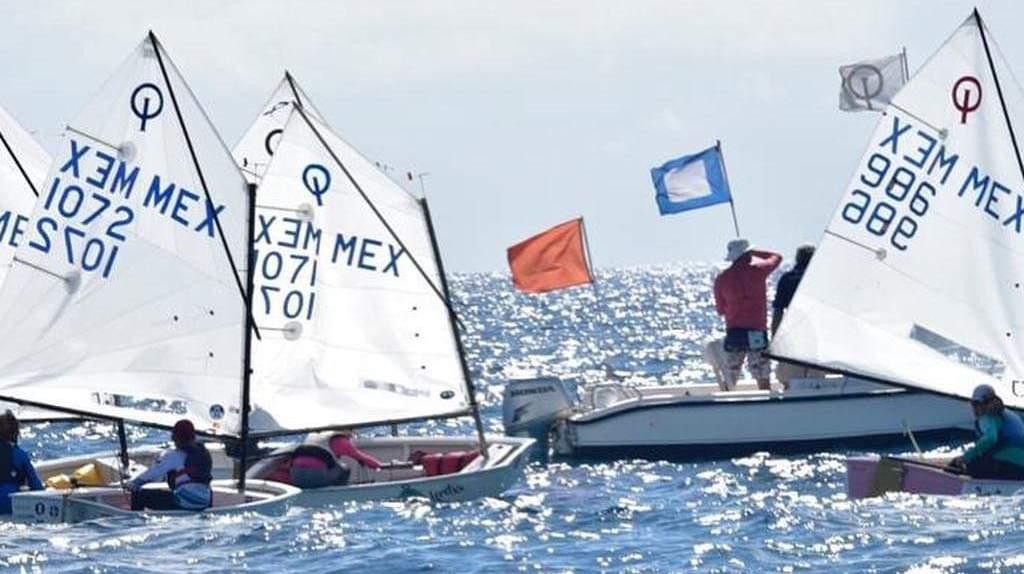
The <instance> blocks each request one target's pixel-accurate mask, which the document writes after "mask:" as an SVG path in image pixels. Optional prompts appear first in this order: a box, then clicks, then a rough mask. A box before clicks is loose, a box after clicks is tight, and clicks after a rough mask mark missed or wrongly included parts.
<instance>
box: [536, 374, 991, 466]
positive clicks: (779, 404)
mask: <svg viewBox="0 0 1024 574" xmlns="http://www.w3.org/2000/svg"><path fill="white" fill-rule="evenodd" d="M609 389H621V390H619V391H614V392H613V390H609ZM602 391H605V392H604V393H602ZM972 424H973V417H972V414H971V412H970V408H969V406H968V405H967V404H966V403H965V402H963V401H960V400H956V399H950V398H944V397H939V396H936V395H930V394H926V393H920V392H911V391H905V390H902V389H896V388H891V387H884V386H881V385H876V384H873V383H868V382H865V381H858V380H852V379H846V378H826V379H806V380H801V381H794V383H793V385H792V387H791V389H790V390H786V391H783V390H782V389H781V388H776V389H773V390H771V391H760V390H757V389H756V387H755V386H752V385H749V384H747V385H741V386H740V388H739V389H738V390H735V391H729V392H721V391H719V390H718V387H717V385H704V384H701V385H685V386H671V387H669V386H665V387H647V388H636V389H622V388H621V387H613V386H610V385H609V386H603V387H599V388H597V389H594V390H592V391H591V392H590V393H589V394H588V396H587V397H586V398H585V400H584V401H583V404H581V405H576V406H575V408H574V409H573V411H572V412H570V413H568V414H567V415H562V416H560V417H558V418H557V420H556V421H555V422H554V424H553V439H552V447H553V450H554V452H555V454H557V455H561V456H567V457H574V458H624V457H641V458H656V459H671V460H695V459H696V460H700V459H715V458H727V457H734V456H742V455H746V454H750V453H753V452H758V451H771V452H777V453H797V452H813V451H820V450H828V449H839V448H853V447H865V446H880V445H885V444H893V443H896V442H899V441H903V442H904V443H905V444H908V439H907V437H906V429H907V428H909V429H910V430H911V431H913V432H914V434H915V436H916V437H917V438H918V439H919V440H922V441H924V440H929V439H939V440H952V439H955V438H959V437H966V436H967V433H968V432H969V430H970V429H971V428H972Z"/></svg>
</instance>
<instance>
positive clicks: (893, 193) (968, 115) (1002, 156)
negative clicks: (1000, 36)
mask: <svg viewBox="0 0 1024 574" xmlns="http://www.w3.org/2000/svg"><path fill="white" fill-rule="evenodd" d="M990 43H991V42H990V37H989V35H988V34H987V31H986V30H985V27H984V23H983V22H982V21H981V19H980V17H978V16H976V15H974V14H972V16H971V17H969V18H968V19H967V20H966V21H965V22H964V23H963V24H962V25H961V26H960V28H958V29H957V30H956V31H955V32H954V34H953V35H952V36H951V37H950V38H949V40H947V41H946V42H945V43H944V44H943V45H942V47H940V49H939V50H938V52H937V53H936V54H935V55H933V56H932V57H931V58H930V59H929V60H928V61H927V62H926V63H925V64H924V66H922V68H921V69H920V70H919V71H918V72H917V73H916V74H915V75H914V76H913V78H911V80H910V82H908V83H907V84H906V85H905V86H904V87H903V89H902V90H900V92H899V93H898V94H896V96H895V97H894V98H893V105H891V106H890V107H889V109H888V110H887V111H886V114H884V115H883V116H882V117H881V119H880V120H879V124H878V126H877V128H876V130H875V133H874V135H873V136H872V138H871V140H870V142H869V145H868V147H867V150H866V152H865V154H864V157H863V158H862V160H861V163H860V167H859V168H858V170H857V172H856V174H855V175H854V177H853V180H852V181H851V183H850V185H849V186H848V188H847V191H846V193H845V195H844V197H843V198H842V200H841V201H840V204H839V207H838V208H837V210H836V212H835V214H834V215H833V217H832V219H831V221H830V222H829V225H828V227H827V230H826V232H825V234H824V235H823V237H822V240H821V242H820V244H819V248H818V251H817V252H816V254H815V256H814V260H813V261H812V263H811V265H810V267H809V269H808V271H807V272H806V273H805V275H804V278H803V280H802V282H801V285H800V287H799V289H798V290H797V293H796V296H795V297H794V299H793V302H792V304H791V306H790V308H789V309H788V310H787V311H786V315H785V317H784V319H783V322H782V325H781V326H780V328H779V331H778V333H777V334H776V337H775V340H774V341H773V342H772V345H771V353H772V354H773V355H776V356H778V357H781V358H784V359H789V360H793V361H798V362H802V363H806V364H813V365H820V366H822V367H824V368H826V369H833V370H836V371H841V372H850V373H857V374H861V375H863V376H866V377H870V378H874V379H878V380H884V381H890V382H892V383H894V384H897V385H901V386H908V387H916V388H921V389H925V390H929V391H932V392H937V393H940V394H945V395H952V396H959V397H964V398H969V396H970V393H971V390H972V389H973V387H974V386H975V385H977V384H979V383H989V384H993V385H995V386H996V388H997V389H999V391H1000V396H1003V397H1004V399H1005V400H1006V402H1007V404H1010V405H1015V406H1021V405H1024V347H1022V346H1021V345H1020V343H1019V342H1018V339H1019V338H1024V305H1022V303H1021V301H1022V299H1021V297H1022V296H1024V288H1022V284H1024V244H1022V240H1024V170H1022V165H1021V162H1020V156H1019V154H1018V153H1017V150H1016V146H1015V145H1014V141H1013V140H1014V139H1015V137H1014V136H1013V133H1014V129H1013V128H1014V124H1013V123H1012V122H1013V118H1015V117H1019V114H1020V112H1024V92H1021V90H1020V87H1019V86H1015V87H1014V88H1015V89H1011V90H1003V89H1002V87H1000V85H999V84H998V83H997V78H998V77H999V76H1000V75H1001V76H1004V77H1005V76H1006V75H1007V73H1004V72H1008V71H1009V68H1008V66H1007V64H1006V62H1005V61H1003V60H1002V58H1001V56H999V55H998V50H996V51H991V50H989V47H988V44H990Z"/></svg>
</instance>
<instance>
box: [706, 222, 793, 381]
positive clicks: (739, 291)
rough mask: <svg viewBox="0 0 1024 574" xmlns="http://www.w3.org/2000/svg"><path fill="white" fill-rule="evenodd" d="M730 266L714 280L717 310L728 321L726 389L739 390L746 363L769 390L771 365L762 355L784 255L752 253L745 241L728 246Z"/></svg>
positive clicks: (760, 251)
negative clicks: (775, 275) (774, 279)
mask: <svg viewBox="0 0 1024 574" xmlns="http://www.w3.org/2000/svg"><path fill="white" fill-rule="evenodd" d="M725 260H726V261H729V262H730V263H731V265H729V267H728V268H727V269H725V270H724V271H722V272H721V273H719V274H718V277H716V278H715V289H714V293H715V309H716V310H717V311H718V314H719V315H721V316H722V317H723V318H724V319H725V344H724V347H725V362H726V365H725V369H724V371H725V372H724V377H725V385H726V387H727V388H733V387H735V386H736V381H737V380H739V378H740V373H741V372H742V370H743V363H744V362H746V364H747V369H748V370H749V371H750V374H751V376H752V377H754V379H755V380H756V381H757V387H758V388H759V389H762V390H768V389H769V388H770V377H771V364H770V363H769V361H768V358H767V357H765V356H764V355H763V353H762V351H764V349H765V348H766V347H767V346H768V287H767V285H766V282H767V280H768V276H769V275H771V273H772V271H775V269H777V268H778V267H779V265H780V264H782V255H779V254H778V253H773V252H771V251H765V250H758V249H752V248H751V246H750V242H749V241H747V240H746V239H733V240H732V241H730V242H729V244H728V245H727V246H726V255H725Z"/></svg>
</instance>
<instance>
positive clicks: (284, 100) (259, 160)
mask: <svg viewBox="0 0 1024 574" xmlns="http://www.w3.org/2000/svg"><path fill="white" fill-rule="evenodd" d="M295 101H297V102H299V103H300V104H302V106H303V109H304V110H305V111H306V113H307V114H309V115H312V116H313V117H314V118H316V119H317V120H319V121H320V122H321V123H326V122H325V121H324V120H323V116H321V115H320V112H318V111H317V110H316V107H315V106H313V103H312V102H311V101H310V100H309V97H308V96H306V92H304V91H303V90H302V87H301V86H299V83H298V82H297V81H296V80H295V78H294V77H292V75H291V74H289V73H287V72H285V75H284V78H282V79H281V82H280V83H279V84H278V85H277V88H275V89H274V93H273V94H271V95H270V99H268V100H267V103H266V104H265V105H264V106H263V111H262V112H260V115H259V116H257V118H256V121H255V122H253V124H252V125H251V126H249V129H248V130H246V132H245V134H244V135H243V136H242V139H241V140H239V141H238V143H237V144H236V145H235V149H234V150H233V152H232V153H234V156H235V161H236V162H237V163H238V167H239V168H241V170H242V173H243V174H245V178H246V179H247V180H248V181H250V182H252V183H259V180H260V178H262V177H263V173H264V172H265V171H266V170H267V166H268V165H270V158H271V157H273V155H274V149H275V148H276V147H277V144H278V142H279V141H280V140H281V133H282V132H283V131H284V124H285V122H287V121H288V117H289V116H290V115H291V111H292V102H295Z"/></svg>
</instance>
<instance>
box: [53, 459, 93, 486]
mask: <svg viewBox="0 0 1024 574" xmlns="http://www.w3.org/2000/svg"><path fill="white" fill-rule="evenodd" d="M105 485H106V481H105V480H103V473H102V472H100V467H99V466H97V465H96V464H95V463H92V462H90V463H89V464H84V465H82V466H80V467H78V469H76V470H75V472H73V473H71V476H68V475H66V474H58V475H56V476H51V477H50V478H48V479H46V487H47V488H54V489H57V490H63V489H68V488H75V487H76V486H105Z"/></svg>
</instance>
